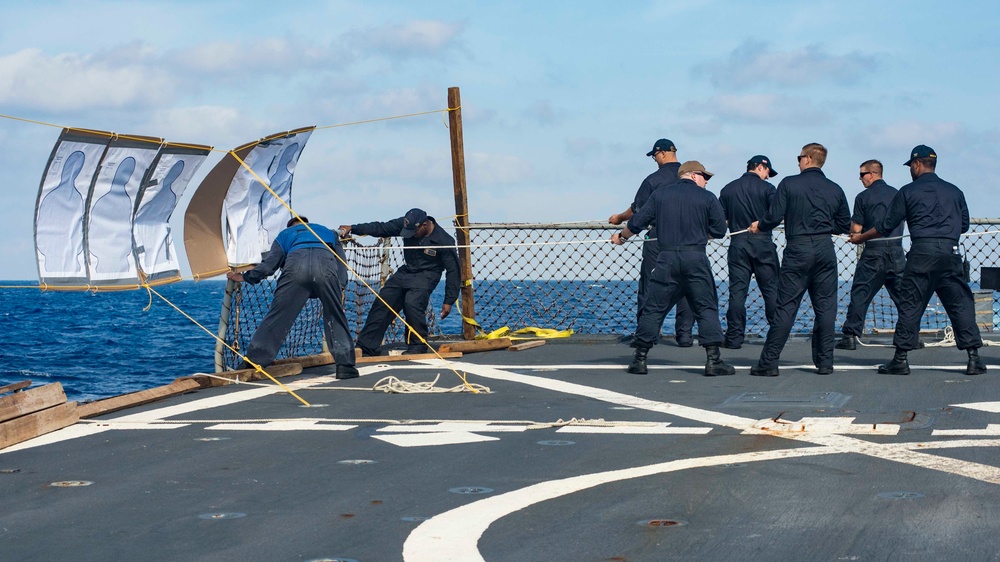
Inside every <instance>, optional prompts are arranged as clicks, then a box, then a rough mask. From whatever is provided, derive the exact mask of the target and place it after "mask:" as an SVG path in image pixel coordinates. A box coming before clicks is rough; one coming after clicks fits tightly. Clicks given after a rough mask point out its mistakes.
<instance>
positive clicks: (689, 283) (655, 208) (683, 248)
mask: <svg viewBox="0 0 1000 562" xmlns="http://www.w3.org/2000/svg"><path fill="white" fill-rule="evenodd" d="M678 174H679V177H680V181H678V182H676V183H674V184H671V185H667V186H664V187H661V188H659V189H657V190H656V191H655V192H654V193H653V195H652V196H651V197H650V198H649V201H647V202H646V204H645V205H643V206H642V207H641V208H640V209H639V211H638V212H636V213H635V215H634V216H633V217H632V218H631V219H629V221H628V224H626V225H625V228H623V229H622V230H621V232H616V233H615V234H614V235H613V236H612V237H611V241H612V242H613V243H615V244H619V245H620V244H621V243H622V242H623V241H624V240H627V239H628V238H629V237H630V236H632V235H633V233H636V232H642V230H643V229H645V228H647V227H648V226H649V225H650V224H652V223H653V222H655V223H656V240H657V243H658V244H659V246H660V251H659V254H658V255H657V257H656V267H655V268H653V271H652V272H651V274H650V279H649V290H648V293H647V295H646V301H645V303H644V305H643V313H642V320H641V321H640V322H639V327H638V329H637V330H636V333H635V342H634V343H633V345H634V346H635V355H634V356H633V359H632V364H631V365H629V367H628V372H630V373H634V374H639V375H644V374H646V373H647V368H646V356H647V354H648V353H649V350H650V348H652V347H653V346H654V345H656V343H657V341H658V340H659V336H660V326H662V324H663V318H664V317H665V316H666V315H667V312H668V311H669V310H670V309H671V307H673V306H674V305H676V304H677V301H679V300H680V299H681V298H683V297H686V298H687V299H688V302H690V303H691V308H693V309H694V314H695V317H696V318H697V320H698V332H699V334H698V343H700V344H701V345H702V346H703V347H704V348H705V352H706V354H707V361H706V363H705V376H709V377H711V376H722V375H732V374H735V372H736V370H735V369H734V368H733V367H731V366H729V365H727V364H726V363H724V362H723V361H722V358H721V357H720V356H719V345H720V344H721V343H722V338H723V335H722V324H721V323H720V322H719V300H718V295H717V294H716V288H715V277H714V275H713V274H712V265H711V263H709V261H708V255H706V253H705V246H706V245H707V244H708V239H709V238H722V237H723V236H725V235H726V217H725V214H724V213H723V212H722V205H720V204H719V200H718V199H716V197H715V194H713V193H712V192H710V191H707V190H706V189H704V187H705V184H706V183H707V182H708V180H709V178H711V177H712V174H711V173H710V172H708V171H706V170H705V167H704V166H702V165H701V164H700V163H699V162H697V161H694V160H692V161H689V162H685V163H684V164H682V165H681V167H680V169H679V170H678Z"/></svg>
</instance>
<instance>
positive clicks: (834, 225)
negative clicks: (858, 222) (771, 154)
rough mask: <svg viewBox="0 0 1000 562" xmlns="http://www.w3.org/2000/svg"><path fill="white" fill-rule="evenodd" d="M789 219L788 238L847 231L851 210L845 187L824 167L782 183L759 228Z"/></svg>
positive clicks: (764, 228)
mask: <svg viewBox="0 0 1000 562" xmlns="http://www.w3.org/2000/svg"><path fill="white" fill-rule="evenodd" d="M782 220H784V221H785V237H786V238H789V237H794V236H815V235H817V234H845V233H847V232H848V231H850V229H851V209H850V208H849V207H848V206H847V196H846V195H844V190H843V189H841V188H840V186H839V185H837V184H836V183H834V182H833V181H831V180H829V179H827V177H826V175H825V174H824V173H823V170H820V169H819V168H806V169H805V170H802V173H800V174H797V175H794V176H788V177H786V178H785V179H783V180H781V183H779V184H778V190H777V192H776V193H775V195H774V201H773V202H772V203H771V207H770V208H769V209H768V211H767V213H765V214H764V217H763V218H762V219H760V224H759V225H758V228H760V229H761V230H770V229H772V228H774V227H776V226H778V225H779V224H781V221H782Z"/></svg>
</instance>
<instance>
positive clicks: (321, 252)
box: [226, 217, 358, 379]
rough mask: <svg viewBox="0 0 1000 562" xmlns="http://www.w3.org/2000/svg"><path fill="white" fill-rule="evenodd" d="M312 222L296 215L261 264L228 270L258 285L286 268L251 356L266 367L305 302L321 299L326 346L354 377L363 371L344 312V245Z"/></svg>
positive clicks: (344, 374) (339, 372)
mask: <svg viewBox="0 0 1000 562" xmlns="http://www.w3.org/2000/svg"><path fill="white" fill-rule="evenodd" d="M307 223H309V219H307V218H306V217H297V218H292V220H290V221H288V228H286V229H285V230H282V231H281V232H279V233H278V236H276V237H275V239H274V243H272V244H271V250H270V252H268V253H267V256H265V257H264V259H263V260H262V261H261V262H260V264H258V265H257V267H254V268H253V269H251V270H249V271H244V272H243V273H235V272H232V271H231V272H229V273H228V274H226V277H228V278H229V279H231V280H233V281H235V282H237V283H241V282H244V281H246V282H247V283H250V284H251V285H254V284H257V283H259V282H260V281H261V280H263V279H267V278H268V277H270V276H271V275H272V274H273V273H274V272H275V271H277V270H278V269H279V268H280V269H281V276H279V277H278V285H277V287H275V289H274V297H273V298H272V299H271V307H270V308H269V309H268V311H267V314H266V315H264V319H263V320H261V321H260V325H258V326H257V331H255V332H254V334H253V338H251V340H250V345H249V346H248V347H247V352H246V357H247V359H249V360H250V361H252V362H253V363H256V364H257V365H260V366H261V367H266V366H268V365H270V364H271V363H272V362H273V361H274V358H275V357H277V355H278V350H279V349H281V344H282V343H284V341H285V336H287V335H288V331H289V330H291V328H292V325H293V324H294V323H295V319H296V318H298V316H299V312H301V311H302V307H303V306H305V304H306V301H307V300H309V299H310V298H318V299H319V300H320V302H322V303H323V331H324V333H325V334H326V343H327V347H328V348H329V349H330V353H331V354H332V355H333V358H334V361H336V363H337V368H336V377H337V378H338V379H353V378H356V377H357V376H358V370H357V369H356V368H354V345H353V344H352V342H351V332H350V328H349V327H348V325H347V316H346V315H345V314H344V305H343V295H344V288H345V287H346V286H347V265H346V264H347V260H346V259H345V256H344V248H343V247H342V246H341V245H340V238H339V237H338V236H337V234H336V233H335V232H333V231H332V230H330V229H329V228H327V227H325V226H322V225H319V224H309V226H308V227H307V226H306V224H307ZM310 229H311V230H312V232H310ZM314 233H315V234H314ZM317 236H318V237H319V238H318V239H317ZM331 250H332V251H331ZM334 252H336V255H334ZM249 367H251V365H250V364H249V363H247V362H246V361H244V364H243V365H241V368H249Z"/></svg>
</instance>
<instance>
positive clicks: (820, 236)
mask: <svg viewBox="0 0 1000 562" xmlns="http://www.w3.org/2000/svg"><path fill="white" fill-rule="evenodd" d="M830 236H831V235H830V234H798V235H796V236H788V237H786V240H788V241H789V242H806V241H809V240H823V239H826V240H830Z"/></svg>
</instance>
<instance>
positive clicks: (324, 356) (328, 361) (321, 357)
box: [268, 353, 333, 373]
mask: <svg viewBox="0 0 1000 562" xmlns="http://www.w3.org/2000/svg"><path fill="white" fill-rule="evenodd" d="M287 363H298V364H299V365H302V368H303V369H308V368H309V367H319V366H322V365H333V355H332V354H330V353H317V354H316V355H306V356H303V357H288V358H287V359H278V360H277V361H275V362H274V363H272V365H285V364H287ZM268 372H269V373H270V372H271V371H268Z"/></svg>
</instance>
